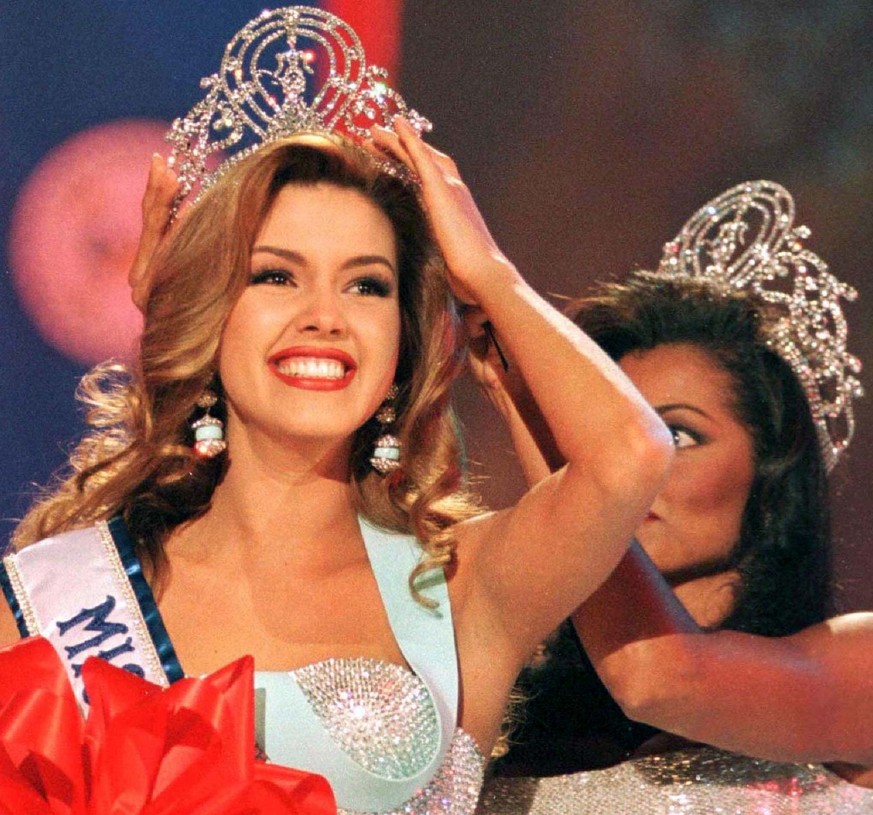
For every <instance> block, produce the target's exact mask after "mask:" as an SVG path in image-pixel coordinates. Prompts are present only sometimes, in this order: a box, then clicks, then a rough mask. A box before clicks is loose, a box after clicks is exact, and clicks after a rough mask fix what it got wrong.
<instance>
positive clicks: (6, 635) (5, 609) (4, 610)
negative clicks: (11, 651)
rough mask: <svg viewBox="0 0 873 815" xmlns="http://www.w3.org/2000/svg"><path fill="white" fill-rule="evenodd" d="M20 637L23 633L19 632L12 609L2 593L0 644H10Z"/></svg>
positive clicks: (0, 604)
mask: <svg viewBox="0 0 873 815" xmlns="http://www.w3.org/2000/svg"><path fill="white" fill-rule="evenodd" d="M20 639H21V634H19V632H18V625H17V623H16V622H15V617H14V616H13V614H12V609H10V608H9V604H8V603H7V602H6V601H5V600H4V599H3V597H2V595H0V646H3V645H10V644H11V643H13V642H17V641H18V640H20Z"/></svg>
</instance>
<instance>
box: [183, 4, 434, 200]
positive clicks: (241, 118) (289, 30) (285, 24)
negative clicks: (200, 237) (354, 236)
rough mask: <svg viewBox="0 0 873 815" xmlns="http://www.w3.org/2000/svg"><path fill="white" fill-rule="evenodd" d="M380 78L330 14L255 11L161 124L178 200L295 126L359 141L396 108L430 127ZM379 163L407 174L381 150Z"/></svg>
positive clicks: (347, 29)
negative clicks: (175, 113) (189, 100)
mask: <svg viewBox="0 0 873 815" xmlns="http://www.w3.org/2000/svg"><path fill="white" fill-rule="evenodd" d="M386 80H387V71H385V70H384V69H383V68H379V67H377V66H375V65H367V63H366V58H365V56H364V49H363V47H362V46H361V41H360V39H359V38H358V35H357V34H356V33H355V32H354V30H353V29H352V28H351V26H349V25H348V24H347V23H345V22H344V21H343V20H341V19H340V18H339V17H337V16H336V15H334V14H330V13H329V12H327V11H322V10H321V9H318V8H311V7H309V6H288V7H285V8H278V9H274V10H272V11H271V10H266V11H263V12H261V14H259V15H258V16H257V17H255V18H254V19H253V20H251V21H250V22H248V23H247V24H246V25H245V26H244V27H243V28H242V29H240V31H238V32H237V34H236V35H235V36H234V37H233V39H232V40H231V41H230V42H229V43H228V44H227V46H226V48H225V50H224V56H223V57H222V60H221V66H220V67H219V70H218V72H217V73H214V74H212V75H210V76H208V77H205V78H204V79H202V80H201V82H200V87H201V88H203V89H204V90H205V92H206V95H205V96H204V98H203V99H202V100H201V101H199V102H198V103H197V104H196V105H194V107H192V108H191V110H190V111H188V113H187V115H185V116H183V117H181V118H179V119H176V120H175V121H174V122H173V124H172V126H171V128H170V131H169V133H167V141H169V142H171V143H172V145H173V150H172V154H171V157H170V164H171V166H172V167H173V168H174V170H175V172H176V175H177V177H178V179H179V195H178V200H177V205H178V203H179V202H180V201H181V200H182V199H183V198H185V197H186V196H188V195H189V194H191V192H192V191H194V192H195V199H194V200H196V198H197V197H199V196H200V194H202V193H203V192H204V191H205V190H206V189H207V188H208V187H209V186H211V185H212V184H213V183H214V182H215V180H216V179H217V178H218V177H220V175H221V174H222V173H223V172H224V171H225V170H226V169H227V168H228V167H229V166H231V165H232V164H233V163H235V162H237V161H239V160H240V159H242V158H245V157H246V156H248V155H250V154H251V153H253V152H254V151H255V150H257V149H258V148H259V147H261V146H262V145H264V144H268V143H270V142H273V141H276V140H278V139H281V138H285V137H287V136H291V135H293V134H295V133H339V134H342V135H344V136H346V137H348V138H350V139H351V140H352V141H353V142H356V143H358V144H361V143H362V142H364V141H365V140H367V139H368V138H369V130H370V128H371V127H373V126H374V125H380V126H382V127H388V128H391V127H392V126H393V119H394V117H395V116H398V115H399V116H403V117H404V118H406V119H408V120H409V122H410V124H412V126H413V127H414V128H415V129H416V130H417V131H418V132H419V133H422V132H426V131H429V130H431V123H430V122H429V121H428V120H427V119H425V118H424V117H423V116H421V115H420V114H419V113H418V112H416V111H415V110H412V109H411V108H409V107H407V105H406V103H405V102H404V101H403V99H402V97H401V96H400V94H398V93H397V92H396V91H394V90H393V89H392V88H390V87H389V86H388V84H387V82H386ZM379 163H380V164H381V165H382V166H383V169H385V170H386V171H387V172H389V173H391V174H392V175H397V176H400V177H403V178H405V179H409V178H410V174H409V171H408V170H406V168H405V167H403V165H401V164H399V163H396V162H392V161H390V160H389V159H388V158H387V157H386V158H385V159H384V160H383V161H380V162H379Z"/></svg>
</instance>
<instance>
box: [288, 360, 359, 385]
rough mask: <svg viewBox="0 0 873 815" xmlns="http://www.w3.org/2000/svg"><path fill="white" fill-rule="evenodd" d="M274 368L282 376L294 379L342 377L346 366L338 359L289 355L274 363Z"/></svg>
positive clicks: (332, 378) (337, 378) (333, 378)
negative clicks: (287, 357)
mask: <svg viewBox="0 0 873 815" xmlns="http://www.w3.org/2000/svg"><path fill="white" fill-rule="evenodd" d="M276 370H277V371H278V372H279V373H280V374H282V375H283V376H288V377H292V378H296V379H325V380H339V379H343V378H344V377H345V376H346V374H347V373H348V368H347V367H346V366H345V365H344V364H343V363H342V362H340V360H338V359H324V358H318V357H290V358H289V359H283V360H280V361H279V362H277V363H276Z"/></svg>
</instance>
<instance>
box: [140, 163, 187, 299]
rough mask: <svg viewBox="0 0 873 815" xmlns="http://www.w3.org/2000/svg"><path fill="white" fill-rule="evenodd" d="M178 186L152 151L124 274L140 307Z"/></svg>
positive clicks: (173, 177)
mask: <svg viewBox="0 0 873 815" xmlns="http://www.w3.org/2000/svg"><path fill="white" fill-rule="evenodd" d="M178 189H179V182H178V179H177V178H176V174H175V173H174V172H173V171H172V170H171V169H170V168H169V167H168V166H167V163H166V161H165V160H164V159H163V157H162V156H160V155H159V154H157V153H155V155H153V156H152V160H151V164H150V165H149V177H148V182H147V183H146V189H145V193H144V194H143V198H142V232H141V233H140V238H139V244H138V245H137V249H136V255H135V256H134V259H133V264H132V265H131V267H130V271H129V272H128V277H127V279H128V283H129V284H130V288H131V297H132V299H133V302H134V304H135V305H136V307H137V308H138V309H139V310H140V311H142V310H143V309H144V307H145V303H146V299H147V297H148V290H149V287H150V282H151V281H150V280H149V279H148V268H149V263H150V262H151V259H152V256H153V255H154V253H155V250H156V249H157V248H158V244H159V243H160V242H161V239H162V238H163V237H164V235H165V234H166V232H167V230H168V229H169V227H170V222H171V220H172V215H173V203H174V201H175V198H176V193H177V192H178Z"/></svg>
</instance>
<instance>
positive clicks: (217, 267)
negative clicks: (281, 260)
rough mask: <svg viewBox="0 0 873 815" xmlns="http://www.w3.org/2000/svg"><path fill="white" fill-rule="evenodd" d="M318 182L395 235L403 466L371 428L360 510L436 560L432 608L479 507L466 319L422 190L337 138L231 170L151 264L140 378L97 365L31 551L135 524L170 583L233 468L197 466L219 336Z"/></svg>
mask: <svg viewBox="0 0 873 815" xmlns="http://www.w3.org/2000/svg"><path fill="white" fill-rule="evenodd" d="M318 183H329V184H334V185H337V186H340V187H343V188H348V189H353V190H357V191H359V192H360V193H361V194H363V195H365V196H366V197H367V198H368V199H369V200H371V201H372V202H373V203H375V204H376V206H378V207H379V208H380V209H381V210H382V211H383V212H384V213H385V214H386V215H387V217H388V218H389V220H390V221H391V223H392V225H393V227H394V232H395V236H396V240H397V248H398V259H399V269H398V287H399V300H400V312H401V342H400V356H399V362H398V368H397V373H396V379H395V381H396V384H397V385H398V387H399V391H400V393H399V396H398V399H397V400H396V410H397V421H396V424H395V428H394V432H395V433H396V434H397V435H398V436H399V437H400V439H401V441H402V444H403V451H404V457H403V465H402V468H401V470H399V471H398V472H396V473H394V474H392V476H390V477H388V478H382V477H381V476H379V475H378V474H377V473H375V472H374V471H373V470H372V468H371V467H370V465H369V462H368V459H369V456H370V453H371V450H372V446H373V441H374V440H375V438H376V436H377V435H378V433H379V425H378V423H377V422H376V421H375V419H372V420H370V421H369V422H367V423H366V424H365V425H364V426H363V427H361V428H360V429H359V430H358V432H357V434H356V437H355V439H354V443H353V452H352V458H351V468H350V473H351V479H352V483H353V485H354V487H355V496H356V503H357V508H358V511H359V512H361V514H363V515H364V516H365V517H366V518H367V519H368V520H370V521H372V522H373V523H375V524H378V525H380V526H383V527H385V528H388V529H392V530H395V531H402V532H410V533H413V534H415V535H416V537H417V539H418V541H419V543H420V544H421V546H422V548H423V550H424V553H425V554H424V558H423V559H422V562H421V563H420V564H419V566H418V567H417V568H416V569H415V571H414V572H413V574H412V575H411V576H410V587H411V589H412V591H413V593H414V594H415V596H416V597H417V598H418V599H419V601H420V602H422V603H424V604H426V605H427V604H428V601H427V600H426V599H425V598H424V597H423V596H421V595H420V594H419V592H418V589H417V582H418V578H420V577H421V576H422V575H423V574H424V573H425V572H427V571H429V570H430V569H433V568H435V567H440V566H447V565H449V564H450V563H451V561H452V557H453V553H454V538H453V535H452V529H451V527H452V526H453V524H454V523H456V522H457V521H459V520H462V519H464V518H467V517H470V516H471V515H473V514H475V513H476V512H478V511H479V507H478V505H477V504H476V502H475V501H474V499H473V498H472V496H471V495H470V494H469V493H468V492H467V490H466V488H465V484H464V480H463V473H462V469H461V465H460V440H459V435H458V432H457V426H456V423H455V420H454V417H453V414H452V412H451V406H450V399H449V390H450V386H451V384H452V382H453V380H454V379H455V377H456V375H457V373H458V370H459V368H460V365H461V363H462V351H461V346H460V342H459V339H458V337H459V332H458V325H459V321H458V316H457V314H456V311H455V307H454V304H453V301H452V298H451V295H450V292H449V289H448V285H447V282H446V279H445V274H444V273H443V270H442V268H441V259H440V258H439V256H438V254H437V252H436V250H435V247H434V245H433V243H432V239H431V237H430V232H429V229H428V226H427V219H426V216H425V214H424V212H423V210H422V207H421V204H420V202H419V201H418V198H417V194H416V191H415V190H414V189H412V188H411V187H409V186H408V185H406V184H405V183H404V182H402V181H400V180H399V179H397V178H395V177H393V176H391V175H389V174H387V173H385V172H383V171H381V170H380V169H379V168H378V167H377V165H376V164H375V162H374V161H373V160H372V159H371V157H370V156H369V155H368V154H367V153H366V152H364V151H363V150H362V149H361V148H359V147H356V146H355V145H353V144H350V143H349V142H346V141H344V140H343V139H341V138H340V137H337V136H326V135H315V134H311V135H309V134H305V135H300V136H295V137H293V138H290V139H287V140H285V141H281V142H277V143H273V144H270V145H268V146H265V147H263V148H262V149H260V150H259V151H257V152H256V153H254V154H253V155H252V156H250V157H248V158H246V159H244V160H243V161H240V162H238V163H237V164H234V165H232V166H231V167H229V169H228V170H227V171H226V172H225V173H224V175H223V176H222V177H221V178H220V179H219V180H218V181H217V182H216V183H215V184H214V185H213V186H212V187H211V188H210V189H209V190H208V191H207V192H206V193H205V194H204V196H203V197H202V198H201V200H200V201H199V202H198V203H197V205H196V206H194V207H193V208H192V209H191V210H190V212H188V213H187V214H186V215H185V217H183V218H182V219H181V220H180V222H179V224H178V225H177V227H176V228H175V229H174V230H173V231H172V232H171V233H170V234H169V235H168V236H167V238H166V239H165V240H164V242H163V243H162V245H161V247H160V248H159V249H158V251H157V252H156V254H155V256H154V258H153V259H152V261H151V264H150V271H149V274H150V277H151V281H152V287H151V290H150V292H149V297H148V302H147V304H146V308H145V327H144V330H143V335H142V339H141V344H140V354H139V358H138V361H137V363H136V365H135V366H134V367H133V368H132V369H126V368H124V367H123V366H120V365H111V364H107V365H102V366H98V367H97V368H95V369H94V370H93V371H91V372H90V373H89V374H87V375H86V376H85V378H84V379H83V381H82V384H81V386H80V390H79V397H80V398H81V399H82V401H83V402H84V403H85V405H86V408H87V412H86V416H85V419H86V422H87V425H88V427H89V432H88V433H87V435H85V437H84V438H83V439H82V441H81V442H80V443H79V444H78V446H77V447H76V448H75V450H74V452H73V453H72V455H71V457H70V462H69V469H68V470H67V471H66V472H64V473H61V474H60V475H59V476H58V479H57V480H56V482H55V484H53V485H52V486H51V487H50V489H49V490H48V491H47V492H46V494H45V495H44V496H43V497H42V499H41V500H40V501H39V502H38V503H37V504H35V506H34V507H32V508H31V510H30V511H29V512H28V514H27V515H26V516H25V517H24V519H23V520H22V521H21V523H20V524H19V526H18V527H17V529H16V531H15V534H14V536H13V544H14V545H15V546H16V547H17V548H20V547H22V546H26V545H28V544H30V543H33V542H35V541H37V540H40V539H42V538H44V537H47V536H50V535H53V534H57V533H59V532H63V531H65V530H68V529H74V528H77V527H83V526H88V525H91V524H93V523H95V522H97V521H99V520H105V519H108V518H110V517H112V516H114V515H117V514H121V515H122V516H123V517H124V519H125V521H126V522H127V524H128V527H129V529H130V531H131V534H132V536H133V538H134V540H135V541H136V543H137V546H138V548H139V554H140V556H141V557H142V558H143V561H144V564H145V565H146V566H147V568H150V569H151V570H152V571H153V573H155V574H157V573H158V572H159V570H160V566H161V563H162V557H163V556H162V552H163V542H164V541H165V540H166V537H167V535H168V534H169V533H170V532H171V531H172V529H173V528H174V527H176V526H177V525H178V524H180V523H182V522H184V521H186V520H189V519H191V518H194V517H196V516H197V515H199V514H201V513H203V512H204V511H205V510H206V509H207V508H208V507H209V503H210V501H211V498H212V493H213V490H214V489H215V487H216V485H217V484H218V482H219V480H220V479H221V476H222V474H223V472H224V468H225V467H226V464H227V462H226V460H225V456H220V457H218V458H216V459H200V458H197V457H196V456H195V455H194V453H193V451H192V447H191V444H192V442H193V438H192V432H191V429H190V423H191V420H192V418H193V417H194V416H196V415H198V408H197V407H196V402H197V399H198V397H199V396H200V394H201V393H202V392H203V390H204V389H205V388H206V387H207V386H209V387H212V388H213V390H216V391H217V393H218V394H219V396H220V395H221V383H220V381H219V380H218V377H217V374H216V373H215V372H216V366H217V355H218V348H219V342H220V338H221V332H222V329H223V327H224V324H225V322H226V320H227V317H228V315H229V314H230V311H231V309H232V308H233V306H234V304H235V303H236V300H237V299H238V297H239V296H240V294H241V293H242V291H243V289H244V288H245V286H246V285H247V283H248V279H249V269H250V256H251V250H252V247H253V246H254V242H255V239H256V237H257V234H258V231H259V229H260V226H261V224H262V223H263V221H264V219H265V218H266V216H267V214H268V212H269V210H270V207H271V206H272V203H273V201H274V200H275V198H276V196H277V195H278V193H279V191H280V190H281V189H282V188H284V187H285V186H286V185H289V184H300V185H311V184H318ZM222 409H223V401H222V400H219V405H218V406H216V408H213V414H216V415H219V416H220V417H221V418H224V416H221V410H222ZM201 412H202V411H201ZM231 454H232V451H231Z"/></svg>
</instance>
